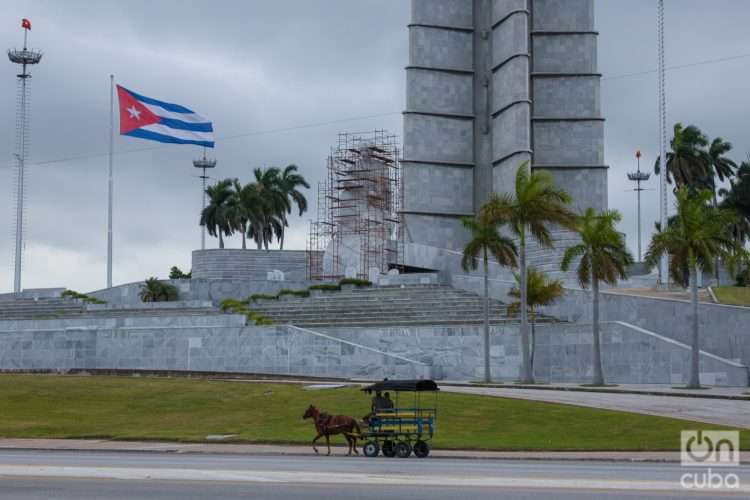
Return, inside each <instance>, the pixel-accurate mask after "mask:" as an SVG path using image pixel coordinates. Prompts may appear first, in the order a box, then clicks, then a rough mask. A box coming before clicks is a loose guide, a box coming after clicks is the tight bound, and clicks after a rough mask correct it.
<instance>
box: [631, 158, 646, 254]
mask: <svg viewBox="0 0 750 500" xmlns="http://www.w3.org/2000/svg"><path fill="white" fill-rule="evenodd" d="M635 157H636V160H637V161H638V168H637V170H636V171H635V172H630V173H629V174H628V179H629V180H631V181H635V185H636V188H635V189H634V190H633V191H635V192H636V193H637V194H638V262H641V191H645V189H643V188H642V187H641V182H646V181H647V180H648V179H649V178H650V177H651V174H650V173H648V172H641V152H640V150H639V151H636V152H635Z"/></svg>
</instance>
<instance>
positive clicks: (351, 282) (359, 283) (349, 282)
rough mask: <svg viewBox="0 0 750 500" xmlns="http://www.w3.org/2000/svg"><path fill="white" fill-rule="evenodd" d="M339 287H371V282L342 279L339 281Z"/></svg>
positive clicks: (357, 279)
mask: <svg viewBox="0 0 750 500" xmlns="http://www.w3.org/2000/svg"><path fill="white" fill-rule="evenodd" d="M341 285H355V286H372V282H371V281H368V280H361V279H359V278H344V279H342V280H341V281H339V286H341Z"/></svg>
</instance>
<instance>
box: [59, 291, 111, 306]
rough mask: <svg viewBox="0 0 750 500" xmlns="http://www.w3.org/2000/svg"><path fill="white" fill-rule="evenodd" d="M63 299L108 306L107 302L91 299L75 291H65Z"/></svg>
mask: <svg viewBox="0 0 750 500" xmlns="http://www.w3.org/2000/svg"><path fill="white" fill-rule="evenodd" d="M61 296H62V297H65V298H71V299H79V300H81V301H83V302H85V303H86V304H106V303H107V301H106V300H101V299H97V298H96V297H89V296H88V295H86V294H84V293H79V292H76V291H75V290H65V291H64V292H63V293H62V294H61Z"/></svg>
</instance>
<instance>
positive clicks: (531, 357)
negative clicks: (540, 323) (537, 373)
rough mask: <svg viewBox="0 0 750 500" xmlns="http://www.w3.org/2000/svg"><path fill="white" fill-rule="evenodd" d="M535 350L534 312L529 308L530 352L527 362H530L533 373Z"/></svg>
mask: <svg viewBox="0 0 750 500" xmlns="http://www.w3.org/2000/svg"><path fill="white" fill-rule="evenodd" d="M535 351H536V313H535V312H534V310H533V309H532V310H531V353H530V354H529V363H530V364H531V373H534V352H535Z"/></svg>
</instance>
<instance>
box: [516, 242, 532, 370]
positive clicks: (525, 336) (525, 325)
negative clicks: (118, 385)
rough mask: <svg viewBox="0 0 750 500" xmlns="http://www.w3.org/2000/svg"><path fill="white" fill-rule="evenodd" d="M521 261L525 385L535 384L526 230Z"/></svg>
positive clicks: (522, 350)
mask: <svg viewBox="0 0 750 500" xmlns="http://www.w3.org/2000/svg"><path fill="white" fill-rule="evenodd" d="M520 243H521V244H520V252H519V253H520V255H519V257H520V259H519V263H520V265H521V280H520V281H521V282H520V283H519V284H520V288H521V354H522V360H521V382H522V383H524V384H533V383H534V373H533V372H532V371H531V363H530V359H529V310H528V304H527V297H528V290H527V289H526V286H527V283H528V276H526V228H523V230H522V231H521V242H520Z"/></svg>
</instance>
